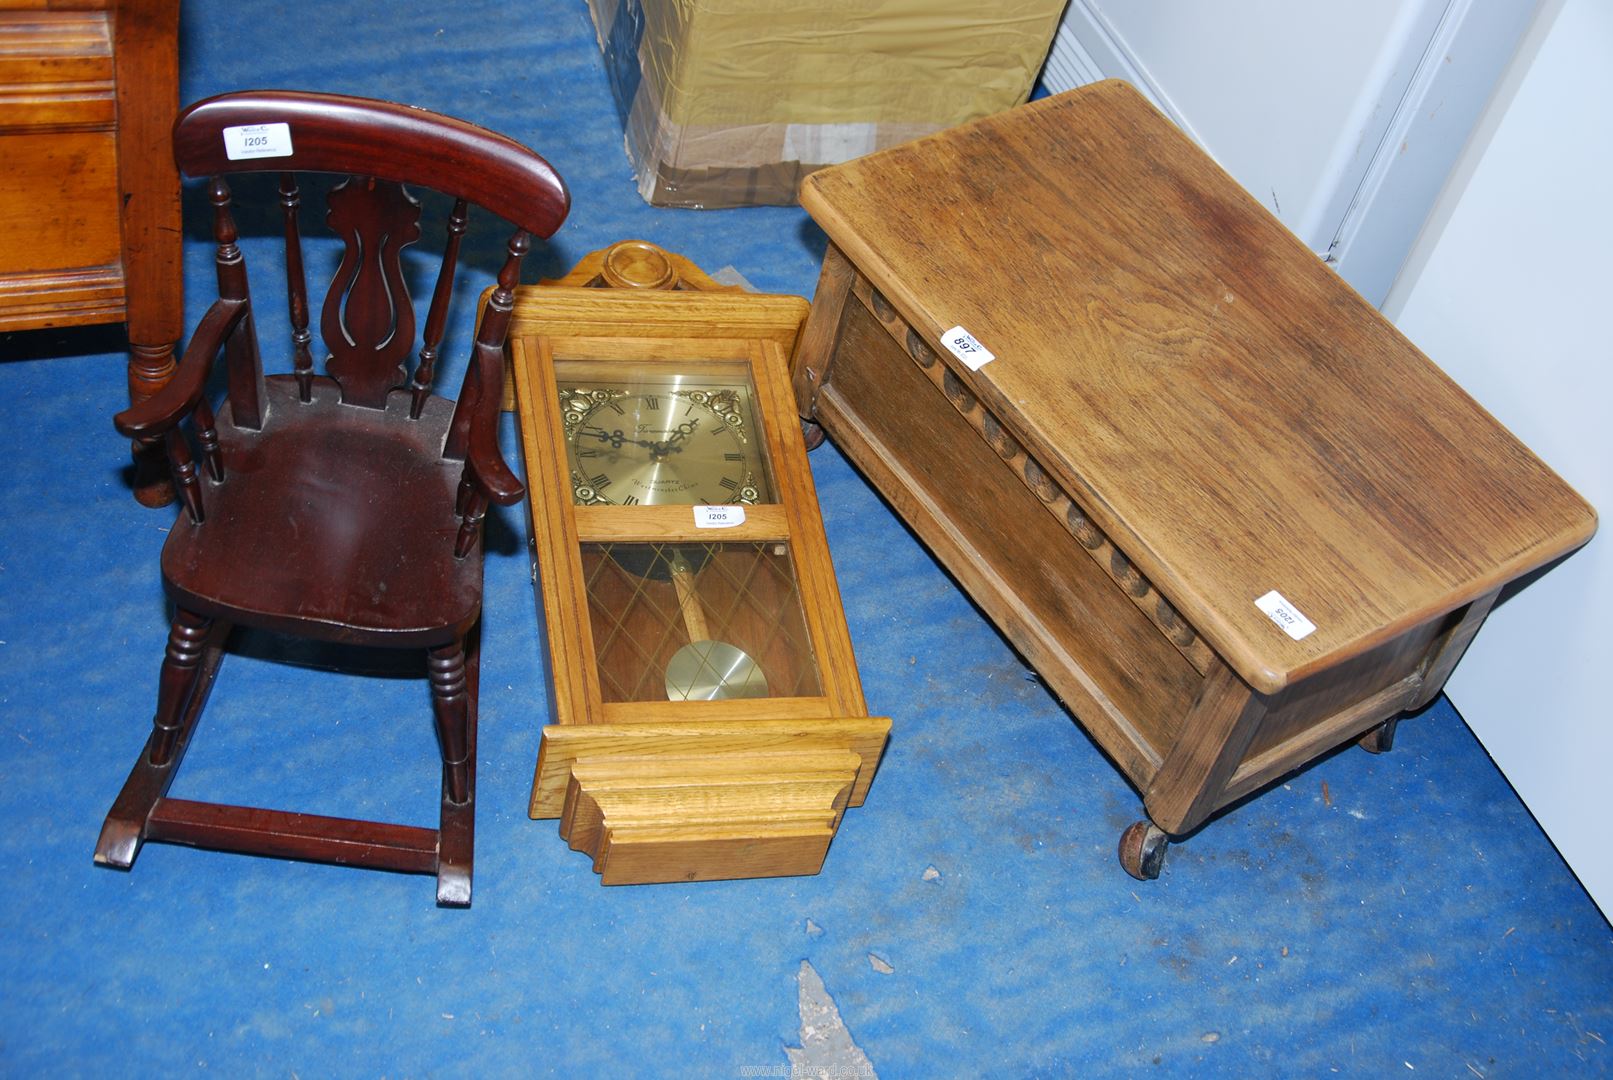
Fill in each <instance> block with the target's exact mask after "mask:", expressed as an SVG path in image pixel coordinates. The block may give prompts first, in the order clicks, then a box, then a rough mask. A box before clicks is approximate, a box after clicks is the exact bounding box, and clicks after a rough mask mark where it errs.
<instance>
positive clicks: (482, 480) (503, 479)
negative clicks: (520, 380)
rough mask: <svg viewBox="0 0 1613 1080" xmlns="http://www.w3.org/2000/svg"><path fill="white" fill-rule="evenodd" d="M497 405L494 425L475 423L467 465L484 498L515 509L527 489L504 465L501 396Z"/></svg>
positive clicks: (472, 422)
mask: <svg viewBox="0 0 1613 1080" xmlns="http://www.w3.org/2000/svg"><path fill="white" fill-rule="evenodd" d="M493 401H494V413H493V419H492V420H491V421H486V422H484V421H483V420H482V418H481V417H480V416H478V417H476V418H475V419H474V420H472V421H471V426H470V447H469V453H468V455H467V461H468V462H469V464H470V467H471V471H472V472H474V473H475V474H476V486H477V487H479V488H481V489H482V494H484V495H486V496H487V497H488V498H489V499H491V500H493V501H494V502H496V503H498V504H499V505H500V506H512V505H514V504H515V503H518V502H520V501H521V496H523V495H525V494H526V487H525V486H524V485H523V484H522V483H521V481H520V480H518V479H516V476H515V473H513V472H511V471H510V467H509V466H508V465H506V464H505V463H504V456H503V455H502V454H500V453H499V449H498V411H497V409H498V398H497V396H495V397H494V399H493Z"/></svg>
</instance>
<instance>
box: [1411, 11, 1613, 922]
mask: <svg viewBox="0 0 1613 1080" xmlns="http://www.w3.org/2000/svg"><path fill="white" fill-rule="evenodd" d="M1610 60H1613V4H1609V3H1607V2H1606V0H1553V2H1551V3H1548V4H1547V5H1545V7H1544V8H1543V10H1542V11H1541V13H1540V14H1539V15H1538V16H1537V18H1536V21H1535V24H1534V26H1533V27H1531V29H1530V31H1529V34H1528V36H1527V37H1526V38H1525V41H1524V45H1523V47H1522V48H1521V49H1520V50H1519V54H1518V56H1517V58H1516V59H1515V60H1514V62H1513V65H1512V67H1511V69H1510V70H1509V71H1508V73H1507V75H1506V76H1505V78H1504V79H1503V82H1502V84H1501V86H1500V87H1499V89H1498V91H1497V93H1496V96H1495V98H1494V100H1493V101H1492V102H1491V105H1490V107H1489V109H1488V111H1487V113H1486V115H1485V117H1484V119H1483V120H1482V121H1481V124H1480V127H1479V129H1478V131H1476V132H1475V135H1474V138H1473V140H1472V141H1471V143H1470V144H1469V146H1468V149H1467V151H1466V152H1465V153H1464V156H1463V158H1462V160H1461V161H1460V162H1459V163H1458V167H1457V169H1456V171H1455V172H1454V173H1453V174H1452V177H1451V180H1450V182H1449V184H1448V185H1447V186H1446V189H1445V191H1444V193H1443V194H1442V195H1441V197H1440V201H1439V203H1438V204H1437V206H1436V211H1435V214H1434V216H1433V218H1432V219H1431V220H1430V222H1429V225H1428V227H1427V228H1426V229H1425V230H1424V232H1423V235H1422V236H1421V237H1420V238H1419V240H1418V242H1417V246H1416V247H1415V248H1414V249H1413V252H1412V257H1411V258H1410V259H1409V260H1408V262H1407V267H1406V270H1405V271H1404V272H1403V273H1402V275H1401V278H1400V280H1399V281H1397V282H1396V284H1395V287H1394V289H1393V291H1392V292H1391V293H1390V296H1389V300H1388V302H1387V303H1386V304H1385V311H1386V312H1387V313H1388V314H1389V316H1390V317H1391V318H1393V319H1395V321H1396V322H1397V324H1398V325H1399V326H1400V328H1401V329H1402V330H1403V331H1404V332H1405V333H1406V335H1407V336H1408V337H1410V338H1411V339H1412V340H1413V341H1415V342H1416V343H1417V344H1418V346H1419V347H1420V348H1422V349H1423V351H1424V352H1426V353H1427V354H1428V355H1429V356H1430V357H1432V358H1433V359H1434V361H1435V362H1436V363H1438V364H1439V365H1440V366H1441V367H1443V368H1444V369H1445V370H1446V371H1447V372H1449V373H1450V375H1451V376H1452V377H1453V378H1454V379H1456V381H1457V382H1459V383H1461V384H1462V386H1463V387H1465V388H1466V389H1467V391H1468V392H1469V393H1471V394H1472V395H1473V396H1474V397H1476V398H1478V400H1479V401H1480V402H1481V403H1482V404H1483V405H1484V406H1485V407H1486V408H1488V409H1489V410H1490V411H1491V412H1492V413H1494V414H1495V416H1496V417H1497V418H1498V419H1500V420H1501V422H1502V423H1504V424H1506V425H1507V426H1508V427H1509V428H1511V429H1512V430H1513V432H1515V433H1516V434H1517V435H1518V437H1519V438H1521V439H1522V440H1523V441H1524V442H1526V443H1527V444H1529V446H1530V447H1531V448H1532V449H1533V450H1534V451H1535V453H1537V454H1539V455H1540V457H1541V458H1543V459H1544V460H1545V461H1546V462H1547V463H1548V464H1549V465H1551V466H1552V467H1553V468H1554V469H1556V470H1557V471H1558V472H1559V473H1560V474H1561V475H1562V476H1563V477H1564V478H1565V479H1566V480H1568V482H1569V483H1570V484H1572V485H1574V487H1575V488H1576V489H1577V490H1578V491H1579V492H1580V494H1581V495H1583V496H1584V497H1585V498H1586V499H1588V500H1589V501H1590V502H1591V504H1592V505H1594V506H1596V507H1598V509H1599V510H1600V511H1601V512H1602V513H1603V514H1606V513H1608V512H1610V511H1613V337H1610V335H1609V330H1608V326H1607V323H1608V313H1609V311H1610V309H1613V269H1610V267H1613V263H1610V262H1609V260H1610V259H1613V204H1610V201H1609V194H1610V186H1609V184H1610V181H1609V177H1613V63H1610ZM1610 546H1613V541H1610V540H1609V538H1608V537H1607V536H1606V535H1599V536H1598V537H1596V538H1595V539H1593V540H1592V541H1591V542H1590V544H1589V545H1587V546H1586V547H1585V548H1584V549H1582V550H1581V551H1580V552H1579V553H1578V554H1576V555H1574V556H1572V557H1571V558H1569V559H1568V560H1567V561H1566V562H1564V563H1562V564H1561V565H1559V566H1558V567H1557V568H1556V569H1554V570H1552V571H1551V572H1549V573H1548V574H1546V575H1545V576H1544V577H1543V578H1541V579H1540V580H1538V581H1536V582H1534V583H1533V584H1532V585H1530V586H1529V587H1528V588H1526V589H1524V590H1523V591H1521V592H1520V593H1519V594H1518V595H1517V596H1515V597H1513V598H1512V599H1511V600H1509V601H1508V602H1507V603H1506V604H1505V605H1504V606H1502V607H1501V608H1499V609H1498V610H1496V611H1495V612H1494V613H1493V614H1492V615H1491V616H1490V619H1489V621H1488V622H1487V623H1486V624H1485V627H1484V629H1483V630H1482V631H1481V632H1480V633H1479V636H1478V638H1477V639H1476V641H1475V642H1474V644H1473V646H1472V648H1471V649H1470V650H1469V652H1468V655H1467V657H1466V658H1465V659H1464V660H1463V661H1462V663H1461V664H1460V665H1459V666H1458V667H1457V669H1456V673H1455V675H1454V676H1453V677H1452V679H1451V681H1450V684H1449V687H1448V690H1449V693H1450V696H1451V700H1452V701H1454V702H1455V704H1456V707H1457V708H1458V709H1459V710H1460V711H1461V713H1462V716H1463V718H1464V719H1465V720H1466V721H1467V722H1468V725H1469V726H1470V727H1472V729H1473V731H1474V732H1475V733H1476V734H1477V735H1478V737H1479V739H1480V740H1481V741H1482V742H1483V743H1484V745H1485V748H1486V749H1488V750H1489V751H1490V754H1491V756H1492V757H1493V758H1495V760H1496V763H1497V764H1498V765H1499V766H1500V767H1501V770H1502V771H1503V772H1504V773H1505V774H1506V776H1507V778H1508V779H1509V780H1510V781H1511V782H1512V784H1513V786H1514V787H1515V788H1516V789H1517V791H1518V794H1519V795H1520V796H1521V797H1522V798H1523V801H1524V802H1525V803H1526V804H1527V805H1528V807H1529V809H1530V810H1531V811H1532V812H1533V813H1534V815H1535V817H1536V819H1537V820H1538V821H1539V822H1540V824H1541V826H1542V827H1543V828H1544V829H1545V830H1546V832H1547V834H1548V835H1550V836H1551V838H1552V840H1553V842H1555V843H1556V845H1557V848H1558V850H1559V851H1560V852H1562V854H1563V857H1564V858H1565V859H1567V861H1568V863H1569V865H1570V866H1572V867H1573V868H1574V870H1575V872H1576V873H1578V875H1579V877H1580V881H1581V882H1583V883H1584V885H1585V887H1586V889H1587V890H1588V891H1589V892H1590V894H1591V896H1592V897H1593V898H1594V899H1595V900H1596V901H1597V903H1598V904H1599V905H1600V906H1601V908H1602V910H1603V911H1604V912H1608V913H1613V842H1609V839H1608V835H1607V823H1608V821H1609V820H1610V819H1613V775H1610V773H1613V704H1610V700H1609V699H1610V697H1613V682H1610V681H1609V680H1608V678H1607V674H1608V671H1609V668H1610V666H1613V664H1610V661H1613V618H1610V616H1609V613H1610V612H1613V555H1610V554H1609V548H1610Z"/></svg>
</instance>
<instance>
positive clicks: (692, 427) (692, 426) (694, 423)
mask: <svg viewBox="0 0 1613 1080" xmlns="http://www.w3.org/2000/svg"><path fill="white" fill-rule="evenodd" d="M699 427H700V418H699V417H698V416H697V417H695V418H694V419H693V420H687V421H685V422H683V423H681V424H679V425H678V426H677V427H676V428H675V429H674V430H673V431H672V434H671V435H669V436H668V437H667V438H666V440H665V441H664V442H658V443H656V444H655V456H656V457H665V456H666V455H668V454H670V453H671V452H672V451H674V450H682V449H683V447H681V446H679V445H678V440H680V439H684V438H687V437H689V436H690V435H693V434H694V433H695V432H696V431H697V430H698V429H699Z"/></svg>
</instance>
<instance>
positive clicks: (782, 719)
mask: <svg viewBox="0 0 1613 1080" xmlns="http://www.w3.org/2000/svg"><path fill="white" fill-rule="evenodd" d="M806 312H807V304H806V302H805V301H804V300H801V299H799V298H796V297H782V296H764V295H758V294H752V293H742V292H725V293H712V292H698V291H661V290H623V289H607V288H566V287H538V288H533V289H528V290H523V291H522V292H521V293H519V294H518V296H517V300H516V307H515V314H514V323H513V324H512V330H511V334H510V346H509V348H510V358H511V366H512V370H513V372H514V376H515V382H516V388H517V392H516V400H517V405H518V409H517V411H518V414H519V422H520V427H521V441H522V449H523V452H524V454H525V459H526V465H527V472H528V478H529V481H530V484H529V488H530V490H531V492H532V495H531V498H530V501H529V507H530V515H531V516H530V528H531V551H532V557H533V566H534V583H535V585H536V590H537V594H538V602H539V607H540V613H541V616H542V620H543V623H544V627H545V637H546V639H547V640H546V650H547V660H548V676H549V678H548V682H549V688H550V697H551V706H552V723H551V724H550V725H549V726H548V727H547V728H545V730H544V734H543V742H542V747H541V749H540V752H539V758H538V767H537V772H536V776H535V778H534V783H533V790H532V800H531V806H530V810H531V813H532V816H533V817H538V818H548V817H558V818H559V819H560V829H561V835H562V836H563V837H564V838H565V839H567V840H568V841H569V842H570V843H571V846H572V847H573V848H576V849H578V850H581V851H585V852H587V853H588V854H589V855H591V856H592V857H593V859H594V864H595V869H596V870H598V871H599V872H600V874H601V876H602V879H603V880H604V882H605V883H606V884H620V883H640V882H652V881H686V880H704V879H712V878H727V877H760V876H777V875H787V874H812V873H816V872H818V870H819V869H820V867H821V866H822V862H823V859H824V856H825V853H826V852H827V850H828V846H829V841H830V840H831V839H832V838H833V836H834V833H835V830H836V829H837V828H838V825H839V821H840V817H841V814H842V813H843V811H844V810H845V809H846V808H847V807H848V806H858V805H861V803H862V802H863V799H864V797H865V796H866V794H867V791H868V785H869V784H870V783H871V781H872V779H873V774H874V771H875V769H876V768H877V765H878V761H879V756H880V753H881V751H882V748H883V746H884V742H885V739H886V736H887V734H888V731H889V726H890V722H889V721H888V720H886V719H884V718H878V717H875V718H870V717H869V716H868V714H867V707H866V705H865V703H864V701H863V696H862V688H861V684H860V680H859V679H858V676H857V670H856V664H855V660H854V658H853V655H852V650H851V641H850V636H849V634H848V632H847V629H846V623H845V616H844V613H843V611H842V609H841V606H840V599H839V592H838V588H837V586H836V584H835V579H834V572H833V569H832V566H831V564H830V561H829V551H828V544H827V540H826V539H825V537H824V533H823V526H822V522H821V520H820V518H819V516H818V509H817V500H816V495H815V493H814V489H813V485H812V477H811V473H810V471H809V470H808V467H807V463H806V453H805V447H804V445H803V444H802V441H801V435H800V429H799V426H798V422H797V420H796V415H795V404H794V397H793V393H792V390H791V388H790V382H789V373H788V358H789V350H790V348H791V346H792V345H793V342H794V339H795V336H796V333H797V332H798V330H799V328H800V326H801V323H802V321H803V320H804V319H805V316H806Z"/></svg>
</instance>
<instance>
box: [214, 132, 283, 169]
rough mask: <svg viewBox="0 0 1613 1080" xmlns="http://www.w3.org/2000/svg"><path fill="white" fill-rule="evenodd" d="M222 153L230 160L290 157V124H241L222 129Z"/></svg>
mask: <svg viewBox="0 0 1613 1080" xmlns="http://www.w3.org/2000/svg"><path fill="white" fill-rule="evenodd" d="M224 155H225V156H226V157H228V158H229V159H230V160H231V161H244V160H246V159H247V158H265V157H290V156H291V125H290V124H242V125H241V126H240V127H227V128H225V129H224Z"/></svg>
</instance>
